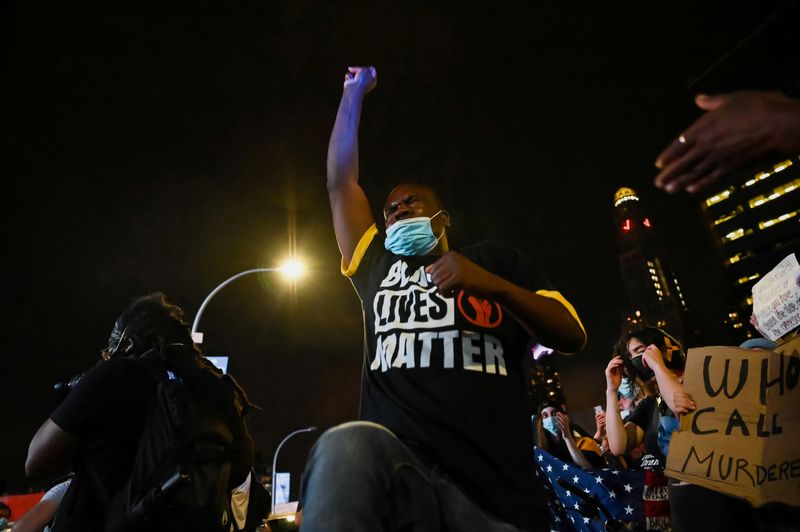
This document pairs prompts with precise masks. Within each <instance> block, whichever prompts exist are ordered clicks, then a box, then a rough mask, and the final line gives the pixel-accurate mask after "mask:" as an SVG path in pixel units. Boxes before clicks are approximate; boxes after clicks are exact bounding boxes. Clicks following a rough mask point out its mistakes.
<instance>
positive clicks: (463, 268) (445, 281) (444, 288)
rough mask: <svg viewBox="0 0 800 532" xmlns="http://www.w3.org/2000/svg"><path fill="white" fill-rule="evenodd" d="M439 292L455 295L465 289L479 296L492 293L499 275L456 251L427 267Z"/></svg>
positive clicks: (426, 270)
mask: <svg viewBox="0 0 800 532" xmlns="http://www.w3.org/2000/svg"><path fill="white" fill-rule="evenodd" d="M425 272H426V273H428V274H429V275H430V276H431V281H432V282H433V284H435V285H436V286H437V287H439V292H441V293H442V294H444V295H445V296H453V295H455V294H456V293H458V291H459V290H464V291H465V292H469V293H471V294H475V295H479V296H488V295H491V293H492V291H493V289H494V287H495V286H496V285H497V276H495V275H493V274H491V273H489V272H487V271H486V270H484V269H483V268H481V267H480V266H478V265H477V264H475V263H474V262H472V261H471V260H469V259H468V258H466V257H464V256H463V255H461V254H460V253H456V252H455V251H449V252H447V253H445V254H444V255H442V256H441V257H440V258H439V259H438V260H437V261H436V262H434V263H433V264H430V265H429V266H427V267H426V268H425Z"/></svg>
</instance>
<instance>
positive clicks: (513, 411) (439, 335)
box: [343, 226, 560, 530]
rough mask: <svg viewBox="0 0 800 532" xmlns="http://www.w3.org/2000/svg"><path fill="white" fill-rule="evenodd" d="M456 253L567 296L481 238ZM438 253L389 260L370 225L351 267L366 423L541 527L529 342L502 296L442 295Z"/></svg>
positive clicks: (485, 501) (478, 498)
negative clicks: (361, 324) (358, 305)
mask: <svg viewBox="0 0 800 532" xmlns="http://www.w3.org/2000/svg"><path fill="white" fill-rule="evenodd" d="M460 252H461V253H462V254H463V255H464V256H465V257H466V258H468V259H469V260H471V261H473V262H475V263H476V264H478V265H480V266H481V267H483V268H484V269H486V270H488V271H490V272H492V273H494V274H496V275H498V276H500V277H502V278H504V279H506V280H508V281H510V282H512V283H514V284H516V285H518V286H522V287H524V288H528V289H530V290H533V291H541V293H542V294H543V295H548V296H550V297H554V298H560V294H557V293H556V292H550V291H548V290H547V289H548V284H547V282H546V281H545V280H544V278H543V277H542V276H541V275H539V274H538V272H536V271H535V270H534V269H533V268H531V267H530V265H529V264H528V263H527V261H525V259H524V258H523V257H522V255H521V254H520V253H519V252H517V251H516V250H514V249H512V248H509V247H507V246H505V245H503V244H500V243H498V242H482V243H479V244H477V245H474V246H471V247H468V248H465V249H463V250H460ZM438 258H439V257H437V256H430V255H428V256H421V257H404V256H398V255H394V254H392V253H389V252H388V251H386V250H385V249H384V239H383V237H382V236H380V235H378V233H377V230H376V229H375V227H374V226H373V227H372V228H370V230H369V231H368V232H367V233H366V234H365V235H364V237H363V238H362V239H361V242H360V243H359V245H358V247H357V248H356V252H355V254H354V257H353V260H352V261H351V264H350V265H349V266H348V267H347V269H344V265H343V271H344V273H345V274H346V275H348V276H350V278H351V280H352V282H353V286H354V287H355V289H356V292H357V293H358V295H359V297H360V298H361V302H362V306H363V310H364V321H365V352H364V357H365V361H364V374H363V378H362V395H361V418H362V419H365V420H368V421H373V422H375V423H379V424H381V425H383V426H385V427H387V428H389V429H390V430H392V432H394V433H395V434H396V435H397V436H398V438H400V440H401V441H403V442H404V443H405V444H406V445H407V446H409V448H411V449H412V450H413V451H414V452H415V454H417V456H419V457H420V458H421V459H422V460H423V461H424V462H425V463H427V464H428V465H429V466H431V467H438V468H441V469H442V470H443V471H444V472H445V473H446V474H447V475H448V476H450V477H451V478H453V479H454V480H455V481H456V482H457V483H458V484H459V485H460V486H461V487H462V489H464V491H465V492H466V493H467V494H468V495H469V496H470V497H471V498H472V499H473V500H474V501H475V502H476V503H477V504H479V505H480V506H481V507H483V508H484V509H485V510H486V511H488V512H489V513H491V514H493V515H495V516H496V517H498V518H499V519H501V520H504V521H506V522H509V523H512V524H515V525H517V526H519V527H522V528H525V529H530V530H536V529H545V528H546V527H547V525H548V523H549V518H548V517H547V510H546V507H545V502H544V493H543V488H542V486H541V485H540V484H539V483H538V482H537V480H536V477H535V474H534V468H535V465H534V456H533V437H532V433H531V430H530V425H529V423H530V421H529V419H530V418H529V414H528V412H527V403H526V398H525V388H524V382H523V375H522V367H521V363H522V357H523V356H524V354H525V353H526V350H527V347H528V345H529V343H530V335H529V334H528V333H526V331H525V330H524V329H523V328H522V326H520V324H519V323H518V322H517V321H516V320H514V319H513V318H512V317H511V315H510V314H509V313H508V311H507V310H506V309H505V308H503V307H501V306H500V305H498V304H497V303H496V302H494V301H490V300H486V299H483V298H480V297H477V296H474V295H471V294H468V293H464V292H463V291H462V292H460V293H458V294H456V295H455V296H453V297H446V296H444V295H442V294H440V293H439V292H438V290H437V288H436V286H435V285H434V284H433V283H432V282H431V281H430V280H429V279H428V278H427V275H426V273H425V271H424V267H425V266H427V265H429V264H431V263H433V262H435V261H436V260H437V259H438Z"/></svg>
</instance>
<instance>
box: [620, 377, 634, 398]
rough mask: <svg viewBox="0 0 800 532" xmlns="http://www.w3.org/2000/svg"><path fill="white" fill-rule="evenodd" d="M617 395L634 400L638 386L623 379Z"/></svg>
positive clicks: (629, 380)
mask: <svg viewBox="0 0 800 532" xmlns="http://www.w3.org/2000/svg"><path fill="white" fill-rule="evenodd" d="M619 394H620V395H621V396H622V397H624V398H626V399H636V396H637V395H638V394H639V386H637V384H636V382H634V381H632V380H631V379H628V378H627V377H626V378H623V379H622V382H621V383H620V385H619Z"/></svg>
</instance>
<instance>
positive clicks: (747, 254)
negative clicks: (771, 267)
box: [725, 251, 754, 266]
mask: <svg viewBox="0 0 800 532" xmlns="http://www.w3.org/2000/svg"><path fill="white" fill-rule="evenodd" d="M752 257H754V255H753V252H752V251H742V252H741V253H737V254H736V255H733V256H732V257H729V258H728V260H726V261H725V264H726V265H727V266H730V265H731V264H736V263H737V262H739V261H742V260H744V259H750V258H752Z"/></svg>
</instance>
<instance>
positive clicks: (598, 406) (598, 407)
mask: <svg viewBox="0 0 800 532" xmlns="http://www.w3.org/2000/svg"><path fill="white" fill-rule="evenodd" d="M602 411H603V407H602V406H600V405H597V406H595V407H594V413H595V415H597V414H599V413H600V412H602Z"/></svg>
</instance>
